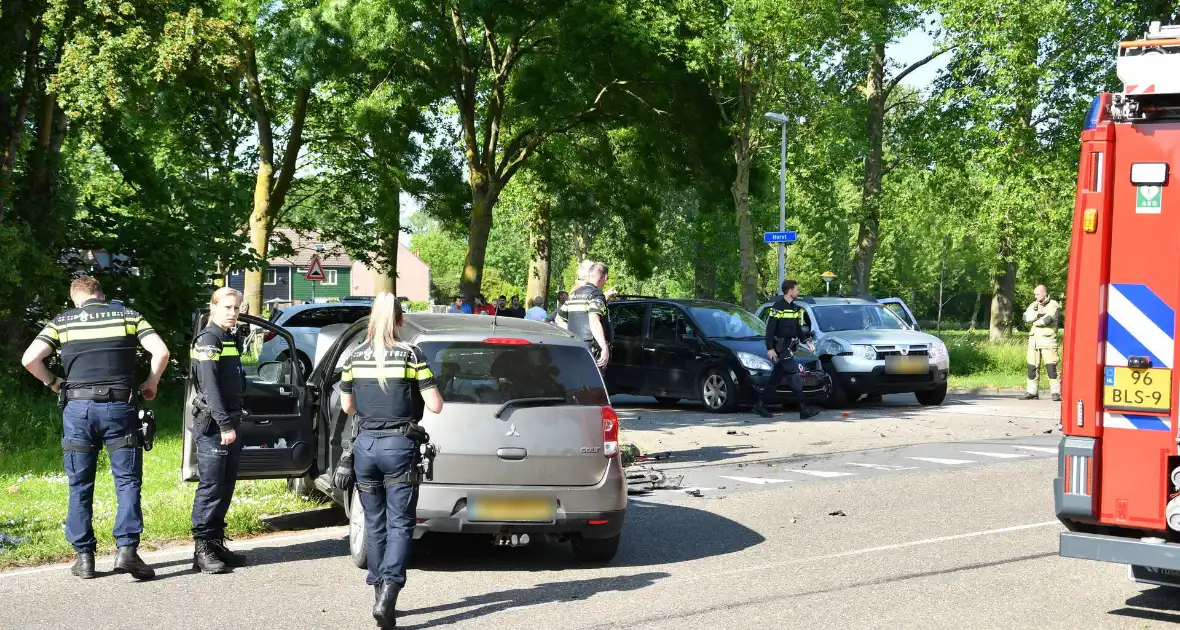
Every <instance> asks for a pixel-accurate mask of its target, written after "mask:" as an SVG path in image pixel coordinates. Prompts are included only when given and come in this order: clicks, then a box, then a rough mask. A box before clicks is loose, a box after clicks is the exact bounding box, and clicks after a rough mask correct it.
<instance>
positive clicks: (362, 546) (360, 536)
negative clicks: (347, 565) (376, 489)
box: [348, 488, 369, 569]
mask: <svg viewBox="0 0 1180 630" xmlns="http://www.w3.org/2000/svg"><path fill="white" fill-rule="evenodd" d="M348 501H349V508H348V555H349V556H352V563H353V564H355V565H356V566H357V568H358V569H367V568H369V532H368V530H367V529H365V508H364V506H362V505H361V493H360V491H359V490H357V489H356V488H353V490H352V492H351V493H350V496H349V499H348Z"/></svg>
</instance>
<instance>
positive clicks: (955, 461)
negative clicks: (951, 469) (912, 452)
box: [906, 457, 976, 466]
mask: <svg viewBox="0 0 1180 630" xmlns="http://www.w3.org/2000/svg"><path fill="white" fill-rule="evenodd" d="M906 459H916V460H918V461H920V462H930V463H932V464H946V465H948V466H957V465H958V464H974V463H976V462H975V460H971V459H943V458H941V457H907V458H906Z"/></svg>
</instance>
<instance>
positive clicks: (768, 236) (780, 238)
mask: <svg viewBox="0 0 1180 630" xmlns="http://www.w3.org/2000/svg"><path fill="white" fill-rule="evenodd" d="M797 237H798V234H797V233H796V232H795V231H794V230H792V231H790V232H766V233H765V234H763V235H762V239H763V240H765V241H766V242H767V243H794V242H795V240H796V239H797Z"/></svg>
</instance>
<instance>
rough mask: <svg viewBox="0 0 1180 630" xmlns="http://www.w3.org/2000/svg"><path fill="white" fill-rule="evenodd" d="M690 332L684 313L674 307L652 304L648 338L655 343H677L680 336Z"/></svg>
mask: <svg viewBox="0 0 1180 630" xmlns="http://www.w3.org/2000/svg"><path fill="white" fill-rule="evenodd" d="M690 330H691V328H690V326H689V325H688V321H687V319H686V318H685V317H684V313H683V312H682V311H681V310H680V309H678V308H676V307H674V306H667V305H664V304H653V305H652V307H651V324H650V325H649V329H648V337H650V338H651V339H653V340H655V341H678V340H680V339H681V336H682V335H684V334H687V333H688V332H689V331H690Z"/></svg>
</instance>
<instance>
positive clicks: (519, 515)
mask: <svg viewBox="0 0 1180 630" xmlns="http://www.w3.org/2000/svg"><path fill="white" fill-rule="evenodd" d="M555 514H556V507H555V505H554V503H553V500H552V499H549V498H540V499H538V498H529V497H481V496H473V497H469V498H468V500H467V517H468V520H471V521H493V522H548V521H552V520H553V519H554V516H555Z"/></svg>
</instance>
